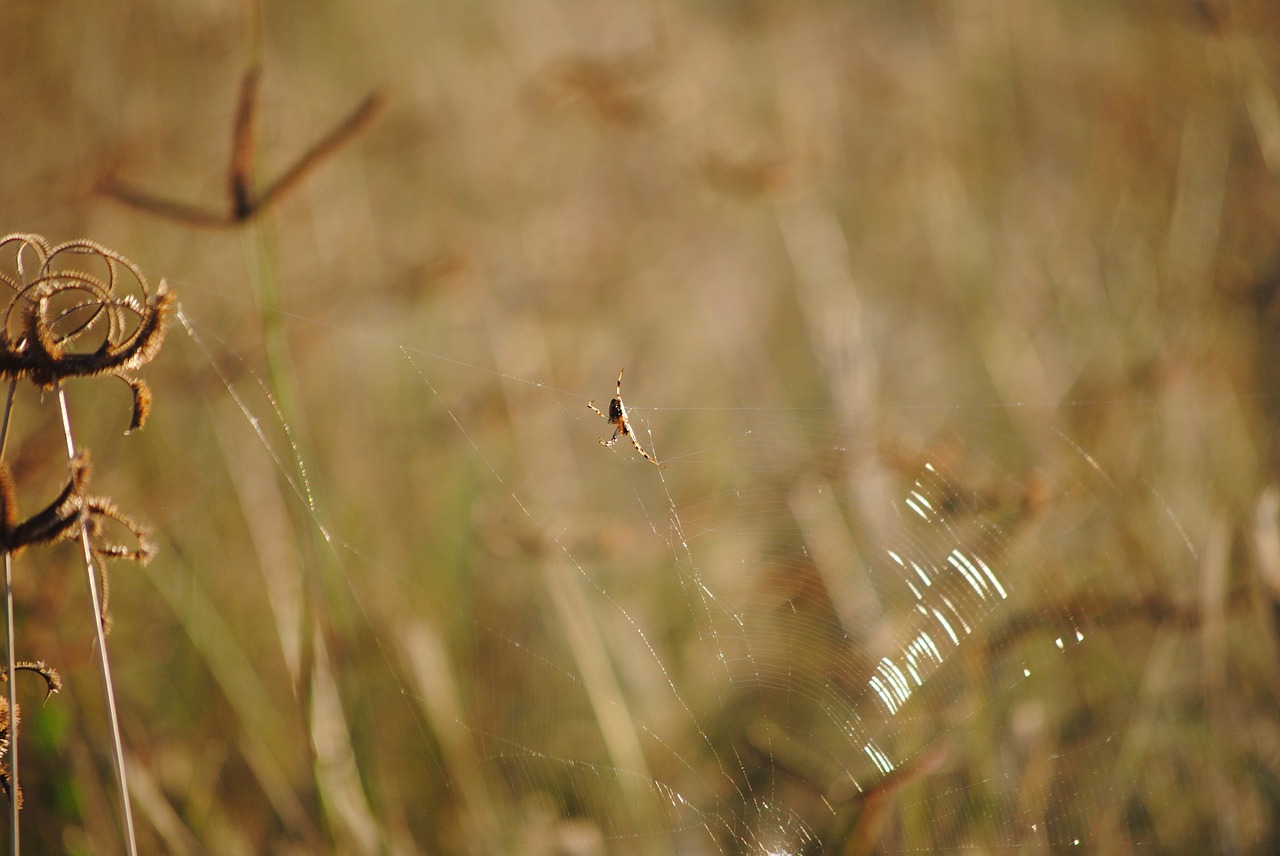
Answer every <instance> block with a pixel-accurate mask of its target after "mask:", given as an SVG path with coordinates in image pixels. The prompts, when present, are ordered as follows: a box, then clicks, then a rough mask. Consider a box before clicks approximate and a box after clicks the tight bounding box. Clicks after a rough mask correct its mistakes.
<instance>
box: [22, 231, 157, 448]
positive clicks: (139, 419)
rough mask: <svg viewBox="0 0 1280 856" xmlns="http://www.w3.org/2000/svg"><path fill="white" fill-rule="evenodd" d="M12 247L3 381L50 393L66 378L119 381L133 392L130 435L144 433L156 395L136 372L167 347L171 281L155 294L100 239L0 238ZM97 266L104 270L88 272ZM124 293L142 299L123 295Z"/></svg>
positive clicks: (138, 273)
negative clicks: (55, 241)
mask: <svg viewBox="0 0 1280 856" xmlns="http://www.w3.org/2000/svg"><path fill="white" fill-rule="evenodd" d="M10 247H13V248H15V249H14V260H13V272H12V273H10V272H9V271H8V270H0V284H3V285H7V286H8V287H9V289H10V291H11V292H12V297H11V298H10V301H9V304H8V306H7V307H6V308H5V310H4V312H3V314H2V315H0V322H2V323H0V378H4V379H8V380H22V379H25V380H29V381H31V382H32V383H34V384H36V385H37V386H40V387H42V388H45V389H51V388H53V387H54V386H56V385H57V384H58V383H59V382H60V381H62V380H63V379H66V378H72V377H98V376H103V375H109V376H113V377H117V378H119V379H120V380H122V381H124V382H125V384H127V385H128V386H129V388H130V390H131V391H132V393H133V410H132V417H131V419H130V423H129V430H130V431H133V430H136V429H138V428H140V427H141V426H142V423H143V422H145V420H146V416H147V413H148V412H149V410H150V402H151V394H150V391H149V390H148V389H147V386H146V384H145V383H143V381H142V380H140V379H138V378H136V377H134V376H133V375H132V374H131V372H133V371H135V370H136V369H138V368H141V367H142V366H143V365H145V364H146V363H148V362H150V361H151V359H152V358H154V357H155V355H156V352H157V351H159V349H160V345H161V344H162V343H163V341H164V332H165V326H166V322H167V319H168V316H169V315H170V313H171V312H172V311H173V307H174V303H175V301H174V297H173V293H172V292H170V291H169V288H168V286H167V285H166V283H165V282H163V281H161V282H160V284H159V286H157V287H156V289H155V290H154V291H152V289H151V288H150V287H149V286H148V284H147V280H146V277H144V276H143V274H142V271H141V269H139V268H138V266H137V265H135V264H134V263H133V262H131V261H129V260H128V259H126V258H125V257H124V256H122V255H120V254H119V253H116V252H115V251H114V250H110V249H107V248H106V247H104V246H102V245H100V244H96V243H94V242H93V241H87V240H79V241H68V242H67V243H64V244H58V245H56V246H51V245H50V244H49V243H48V242H47V241H45V240H44V239H43V238H41V237H40V236H38V235H8V236H5V237H3V238H0V250H7V249H9V248H10ZM6 255H7V253H6ZM72 265H74V267H73V266H72ZM94 266H97V267H101V269H102V270H101V271H100V272H97V273H94V272H91V271H89V270H86V269H85V268H88V267H94ZM125 287H132V288H133V289H134V290H136V291H137V294H126V295H121V294H120V290H121V289H122V288H125Z"/></svg>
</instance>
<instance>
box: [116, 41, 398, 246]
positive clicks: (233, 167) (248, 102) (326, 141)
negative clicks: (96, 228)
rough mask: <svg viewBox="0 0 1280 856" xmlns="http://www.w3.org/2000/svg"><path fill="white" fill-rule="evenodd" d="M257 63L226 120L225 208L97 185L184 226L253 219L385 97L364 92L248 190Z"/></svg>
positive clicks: (367, 120)
mask: <svg viewBox="0 0 1280 856" xmlns="http://www.w3.org/2000/svg"><path fill="white" fill-rule="evenodd" d="M260 75H261V69H260V67H259V66H258V65H256V64H255V65H253V66H251V67H250V68H249V69H248V70H247V71H245V74H244V77H243V78H242V79H241V82H240V99H239V101H238V102H237V103H236V116H235V121H234V123H233V125H232V129H231V132H232V139H231V164H230V167H229V169H228V172H227V195H228V197H229V201H230V208H229V210H228V211H226V212H225V213H224V212H220V211H210V210H208V209H206V208H202V207H200V206H197V205H188V204H187V203H185V202H178V201H176V200H172V199H165V198H162V197H159V196H153V195H151V194H150V193H146V192H145V191H141V190H138V189H136V188H133V187H129V186H127V185H124V184H121V183H120V182H118V181H116V180H115V179H114V178H108V179H107V180H105V181H104V182H103V183H102V186H101V190H102V192H104V193H106V194H107V195H108V196H110V197H112V198H113V199H115V200H116V201H117V202H120V203H123V204H124V205H128V206H129V207H131V208H136V209H138V210H139V211H146V212H148V213H150V214H154V215H155V216H157V217H162V218H165V219H167V220H173V221H175V222H179V223H185V224H187V225H188V226H197V227H209V228H230V227H234V226H239V225H240V224H242V223H248V222H250V221H252V220H254V219H255V218H256V217H258V215H260V214H261V213H262V212H263V211H265V210H267V209H268V208H270V207H271V206H272V205H274V204H275V203H276V202H277V201H279V199H280V198H281V197H282V196H284V195H285V194H287V193H288V192H289V191H291V190H292V189H293V188H295V187H297V186H298V185H299V184H301V183H302V182H303V181H304V180H305V179H306V178H307V176H309V175H310V174H311V173H312V172H313V171H315V169H316V168H317V167H318V166H319V165H320V164H321V163H322V162H323V161H325V160H326V159H328V158H329V156H330V155H332V154H333V153H335V152H336V151H338V149H340V148H342V147H343V146H345V145H346V144H347V143H348V142H350V141H351V139H352V138H354V137H355V136H356V135H358V134H359V133H360V132H361V131H363V130H364V129H365V128H366V127H368V126H369V125H370V124H372V122H373V120H374V119H376V118H377V116H378V113H379V112H381V110H382V106H383V103H384V101H385V99H384V98H383V95H382V93H381V92H374V93H371V94H370V95H368V96H366V97H365V99H364V100H363V101H361V102H360V104H359V105H358V106H357V107H356V109H355V110H353V111H352V112H351V113H350V114H349V115H348V116H347V117H346V118H345V119H343V120H342V121H341V122H339V123H338V124H337V125H336V126H334V127H333V128H332V129H331V130H330V131H329V133H327V134H325V135H324V136H323V137H321V138H320V139H319V140H318V141H316V143H315V144H314V145H312V146H311V148H310V149H308V150H307V151H306V152H304V153H303V154H302V156H301V157H299V158H298V159H297V160H296V161H294V163H293V165H292V166H290V167H289V168H288V169H286V170H285V171H284V173H283V174H282V175H281V176H280V177H279V178H277V179H276V180H275V181H274V182H273V183H271V184H269V185H268V186H267V188H266V189H265V190H263V191H262V192H261V193H259V192H257V191H255V190H254V182H253V172H254V158H255V153H254V142H255V136H256V128H257V111H258V81H259V78H260Z"/></svg>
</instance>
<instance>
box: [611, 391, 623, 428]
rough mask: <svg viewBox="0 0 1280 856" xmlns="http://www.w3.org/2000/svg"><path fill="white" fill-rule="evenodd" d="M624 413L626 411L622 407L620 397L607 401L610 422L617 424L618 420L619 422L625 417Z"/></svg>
mask: <svg viewBox="0 0 1280 856" xmlns="http://www.w3.org/2000/svg"><path fill="white" fill-rule="evenodd" d="M626 415H627V413H626V411H625V410H623V409H622V401H621V400H620V399H617V398H615V399H613V400H612V401H610V402H609V421H610V422H612V423H613V424H615V425H617V424H618V423H619V422H621V421H622V420H623V419H625V418H626ZM624 428H625V426H624Z"/></svg>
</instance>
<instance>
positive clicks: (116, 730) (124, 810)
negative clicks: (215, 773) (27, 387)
mask: <svg viewBox="0 0 1280 856" xmlns="http://www.w3.org/2000/svg"><path fill="white" fill-rule="evenodd" d="M58 408H59V410H60V411H61V412H62V432H63V436H64V437H66V439H67V457H68V459H70V460H74V459H75V457H76V444H75V440H74V439H73V437H72V435H71V414H70V411H69V410H68V409H67V394H66V391H65V390H64V389H63V387H62V385H61V384H59V385H58ZM80 547H81V549H82V550H83V551H84V567H85V576H86V578H87V579H88V583H89V598H90V600H91V601H92V602H93V627H94V632H95V633H96V634H97V641H98V662H99V664H100V665H101V667H102V683H103V688H104V690H105V692H106V698H107V714H108V717H109V718H110V721H111V749H112V752H113V753H114V755H115V768H116V784H117V785H118V786H119V788H120V812H121V819H122V821H123V823H124V834H125V840H126V843H127V845H128V853H129V856H138V842H137V837H136V836H135V835H134V831H133V809H132V808H131V807H130V804H129V781H128V776H127V775H126V774H125V766H124V743H123V741H122V740H121V739H120V716H119V713H118V712H117V711H116V694H115V689H114V682H113V681H112V678H111V661H110V659H109V658H108V657H107V634H106V631H105V630H104V629H103V626H102V601H101V599H100V598H99V597H98V575H97V573H96V565H95V563H94V560H93V545H92V544H91V543H90V542H89V529H88V527H87V526H81V527H80ZM9 684H10V686H12V684H13V678H12V677H10V679H9ZM11 718H12V717H11Z"/></svg>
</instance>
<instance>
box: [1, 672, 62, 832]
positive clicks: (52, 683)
mask: <svg viewBox="0 0 1280 856" xmlns="http://www.w3.org/2000/svg"><path fill="white" fill-rule="evenodd" d="M14 668H15V669H16V670H18V671H26V672H35V673H36V674H37V675H39V676H40V677H42V678H44V683H45V688H46V689H45V694H44V697H45V698H46V699H47V698H48V697H49V696H51V695H53V694H54V693H56V692H57V691H58V690H60V689H62V679H61V678H60V677H58V672H57V671H56V670H55V669H52V668H50V667H49V666H47V665H46V664H45V663H43V662H41V661H39V660H36V661H34V662H31V661H23V660H20V661H18V662H17V663H15V664H14ZM8 680H9V673H8V672H7V671H5V670H4V669H3V668H0V681H8ZM18 713H19V711H18V710H16V709H15V710H14V711H13V712H12V716H11V715H10V711H9V700H8V699H7V698H5V697H4V696H0V759H2V758H4V757H5V756H7V755H8V754H9V739H10V737H11V735H12V734H13V728H12V727H11V726H12V724H13V722H16V721H17V719H18ZM0 791H3V793H4V795H5V796H6V797H9V798H10V799H13V800H15V801H16V802H17V804H18V808H22V789H21V788H16V789H15V788H14V785H13V780H12V778H11V777H10V775H9V765H8V764H3V763H0ZM15 791H16V793H15Z"/></svg>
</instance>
